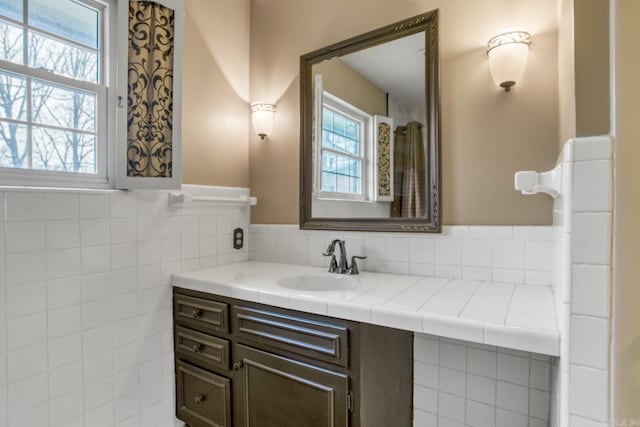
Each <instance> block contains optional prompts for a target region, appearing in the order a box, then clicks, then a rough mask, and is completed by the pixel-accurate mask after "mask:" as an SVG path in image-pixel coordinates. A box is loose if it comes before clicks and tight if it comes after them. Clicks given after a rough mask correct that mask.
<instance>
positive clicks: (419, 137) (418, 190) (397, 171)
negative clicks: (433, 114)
mask: <svg viewBox="0 0 640 427" xmlns="http://www.w3.org/2000/svg"><path fill="white" fill-rule="evenodd" d="M427 156H428V153H427V152H426V150H425V142H424V137H423V132H422V124H420V123H418V122H409V123H407V125H406V126H398V127H397V128H396V131H395V148H394V188H395V194H394V197H393V203H392V204H391V216H392V217H395V218H398V217H401V218H424V217H426V215H427V196H426V194H427V193H426V188H425V180H426V165H427V164H428V163H429V159H428V158H427Z"/></svg>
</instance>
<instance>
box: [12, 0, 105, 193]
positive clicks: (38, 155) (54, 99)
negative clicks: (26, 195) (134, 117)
mask: <svg viewBox="0 0 640 427" xmlns="http://www.w3.org/2000/svg"><path fill="white" fill-rule="evenodd" d="M106 22H107V5H106V3H102V2H99V1H92V0H2V1H0V183H3V184H4V183H16V181H17V182H18V183H19V184H23V185H24V184H25V183H33V184H36V185H47V186H51V185H52V184H51V182H54V185H55V183H65V182H66V184H64V185H65V186H100V185H101V184H107V177H108V174H107V165H108V162H107V123H108V121H107V88H108V86H109V84H108V79H107V77H108V73H107V70H108V64H106V55H105V52H106V48H107V46H106V45H107V43H106V42H107V40H106V37H105V34H107V31H106ZM74 182H77V184H74Z"/></svg>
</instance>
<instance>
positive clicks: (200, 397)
mask: <svg viewBox="0 0 640 427" xmlns="http://www.w3.org/2000/svg"><path fill="white" fill-rule="evenodd" d="M205 400H207V396H205V395H203V394H196V398H195V401H196V403H197V404H200V403H202V402H204V401H205Z"/></svg>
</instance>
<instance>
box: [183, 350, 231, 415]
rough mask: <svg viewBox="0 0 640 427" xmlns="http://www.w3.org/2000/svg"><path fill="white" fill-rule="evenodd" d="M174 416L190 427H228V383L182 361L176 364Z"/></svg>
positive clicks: (229, 401)
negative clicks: (175, 404)
mask: <svg viewBox="0 0 640 427" xmlns="http://www.w3.org/2000/svg"><path fill="white" fill-rule="evenodd" d="M176 382H177V384H176V395H177V396H176V398H177V411H178V414H177V415H178V418H180V419H181V420H183V421H185V422H187V423H188V424H189V425H190V426H191V427H231V382H230V381H229V380H228V379H227V378H223V377H220V376H218V375H215V374H212V373H211V372H207V371H204V370H202V369H199V368H196V367H195V366H191V365H188V364H186V363H182V362H177V363H176Z"/></svg>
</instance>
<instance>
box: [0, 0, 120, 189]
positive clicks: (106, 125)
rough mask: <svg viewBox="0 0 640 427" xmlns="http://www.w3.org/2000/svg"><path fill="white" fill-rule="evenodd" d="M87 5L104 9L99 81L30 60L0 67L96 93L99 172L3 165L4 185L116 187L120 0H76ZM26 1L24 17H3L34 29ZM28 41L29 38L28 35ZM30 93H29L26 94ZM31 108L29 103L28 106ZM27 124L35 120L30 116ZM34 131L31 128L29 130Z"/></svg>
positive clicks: (0, 181) (0, 174)
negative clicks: (34, 64) (44, 67)
mask: <svg viewBox="0 0 640 427" xmlns="http://www.w3.org/2000/svg"><path fill="white" fill-rule="evenodd" d="M75 1H77V2H78V3H81V4H83V5H85V6H88V7H91V8H94V9H97V10H99V11H100V15H99V16H100V19H99V30H98V31H99V34H98V49H97V50H98V54H99V69H98V75H99V77H100V79H99V81H98V82H97V83H92V82H85V81H81V80H76V79H73V78H70V77H66V76H62V75H58V74H54V73H51V72H48V71H46V70H41V69H36V68H32V67H30V66H29V65H28V64H27V65H25V64H16V63H13V62H9V61H4V60H0V69H2V70H3V71H6V72H9V73H13V74H18V75H20V76H23V77H25V78H26V79H38V80H43V81H46V82H49V83H52V84H54V85H58V86H66V87H69V88H72V89H80V90H85V91H89V92H94V93H96V173H95V174H90V173H74V172H62V171H45V170H36V169H26V168H25V169H17V168H7V167H0V186H28V187H35V186H37V187H62V188H98V189H99V188H114V183H113V155H112V151H113V150H112V149H110V147H113V146H114V145H113V144H114V138H115V133H114V132H113V131H112V130H113V129H115V114H114V113H115V106H114V103H112V102H110V99H114V94H115V83H116V80H115V77H116V76H115V73H114V71H115V67H116V64H115V62H116V61H115V60H114V59H115V52H114V48H115V41H116V34H117V30H116V25H117V21H116V16H117V14H116V9H117V7H116V5H117V0H107V1H103V0H75ZM23 4H24V18H23V19H24V21H23V22H17V21H14V20H11V19H10V18H5V17H3V18H2V20H3V21H6V22H9V23H11V24H13V25H17V26H20V27H22V28H23V29H24V30H25V35H26V31H27V30H29V29H32V28H31V27H29V25H28V20H27V18H28V17H27V15H28V12H27V0H23ZM33 30H34V31H35V32H38V33H41V34H45V35H47V36H49V37H52V38H53V39H56V40H60V41H64V42H67V43H68V41H66V40H64V39H62V38H60V37H59V36H58V35H56V34H53V33H49V32H46V31H42V30H39V29H36V28H33ZM24 43H28V38H26V37H25V38H24ZM26 95H27V96H29V94H28V93H27V94H26ZM27 108H29V107H27ZM26 125H27V126H29V129H31V126H32V125H33V122H32V121H31V118H30V117H28V120H27V121H26ZM30 132H31V131H30V130H29V133H30Z"/></svg>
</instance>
